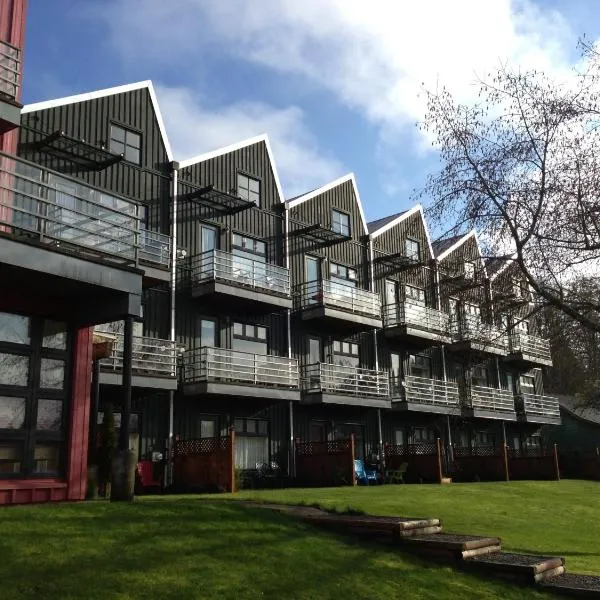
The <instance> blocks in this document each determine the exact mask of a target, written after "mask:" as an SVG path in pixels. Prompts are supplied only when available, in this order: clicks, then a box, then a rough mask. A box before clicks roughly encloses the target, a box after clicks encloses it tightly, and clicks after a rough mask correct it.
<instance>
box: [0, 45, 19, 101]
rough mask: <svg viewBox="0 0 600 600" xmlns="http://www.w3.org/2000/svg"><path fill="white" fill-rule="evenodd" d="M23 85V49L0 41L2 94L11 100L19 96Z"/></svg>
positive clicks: (0, 89)
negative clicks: (20, 87)
mask: <svg viewBox="0 0 600 600" xmlns="http://www.w3.org/2000/svg"><path fill="white" fill-rule="evenodd" d="M20 85H21V50H19V48H16V47H15V46H12V45H11V44H8V43H7V42H3V41H0V95H5V96H8V97H9V98H10V99H11V100H16V99H17V98H18V97H19V86H20Z"/></svg>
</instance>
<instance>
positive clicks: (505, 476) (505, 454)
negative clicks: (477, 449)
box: [503, 444, 510, 481]
mask: <svg viewBox="0 0 600 600" xmlns="http://www.w3.org/2000/svg"><path fill="white" fill-rule="evenodd" d="M503 447H504V452H503V454H504V478H505V479H506V481H510V475H509V471H508V445H507V444H503Z"/></svg>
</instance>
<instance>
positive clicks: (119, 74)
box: [24, 0, 600, 219]
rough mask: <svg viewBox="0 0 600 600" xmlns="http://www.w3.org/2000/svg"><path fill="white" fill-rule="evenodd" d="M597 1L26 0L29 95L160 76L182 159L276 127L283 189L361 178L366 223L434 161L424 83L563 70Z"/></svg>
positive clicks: (592, 22) (463, 94) (460, 83)
mask: <svg viewBox="0 0 600 600" xmlns="http://www.w3.org/2000/svg"><path fill="white" fill-rule="evenodd" d="M599 30H600V2H595V1H594V0H538V1H537V2H533V1H532V0H514V1H511V0H486V1H485V2H482V1H481V0H453V2H448V1H447V0H419V1H418V2H413V1H412V0H411V1H401V0H369V1H368V2H366V1H365V0H302V1H301V2H300V1H299V0H252V1H249V0H219V1H218V2H217V1H215V0H52V1H48V0H30V2H29V14H28V24H27V38H26V54H25V72H24V102H25V103H30V102H37V101H40V100H46V99H50V98H57V97H61V96H66V95H71V94H75V93H80V92H85V91H92V90H96V89H102V88H105V87H112V86H115V85H120V84H123V83H130V82H134V81H140V80H145V79H152V80H153V82H154V84H155V87H156V88H157V94H158V98H159V102H160V105H161V110H162V113H163V117H164V119H165V121H166V126H167V130H168V134H169V138H170V141H171V145H172V146H173V150H174V153H175V156H176V158H178V159H180V160H183V159H185V158H189V157H190V156H194V155H196V154H199V153H201V152H205V151H208V150H212V149H215V148H218V147H220V146H224V145H228V144H231V143H234V142H236V141H240V140H242V139H245V138H248V137H252V136H254V135H258V134H260V133H264V132H266V133H268V134H269V137H270V138H271V142H272V145H273V149H274V153H275V160H276V163H277V168H278V171H279V174H280V176H281V179H282V183H283V188H284V192H285V194H286V196H288V197H291V196H293V195H296V194H298V193H300V192H303V191H307V190H309V189H313V188H315V187H317V186H319V185H323V184H325V183H327V182H328V181H331V180H333V179H335V178H337V177H339V176H341V175H343V174H345V173H347V172H349V171H353V172H354V173H355V174H356V178H357V181H358V186H359V190H360V194H361V197H362V201H363V204H364V208H365V212H366V215H367V218H368V219H375V218H379V217H381V216H384V215H387V214H390V213H393V212H397V211H398V210H403V209H405V208H408V207H410V206H411V205H412V197H413V190H414V189H419V188H420V187H421V186H422V185H423V183H424V182H425V179H426V177H427V174H428V173H430V172H432V171H434V170H435V169H436V168H437V166H438V162H437V156H436V154H435V151H434V150H432V149H431V144H430V142H429V140H427V139H426V138H425V137H424V136H423V135H422V134H420V133H419V131H418V130H417V128H416V127H415V122H416V121H418V120H419V119H420V118H421V117H422V115H423V111H424V106H423V98H422V96H420V95H419V92H420V90H421V85H422V84H425V85H426V86H427V87H433V86H435V85H436V84H444V85H446V86H448V87H449V88H450V89H451V90H452V91H453V92H454V93H455V94H456V95H457V97H459V98H460V99H461V100H464V101H466V102H469V101H471V100H473V99H474V97H475V93H474V86H473V81H474V79H475V77H476V76H478V75H480V76H484V75H485V74H486V73H487V72H489V69H490V68H493V66H494V65H497V64H498V62H499V61H500V60H510V61H512V62H513V63H516V64H520V65H523V66H527V67H531V66H533V67H537V68H542V69H545V70H547V71H552V72H556V74H557V75H558V76H559V75H560V74H562V73H564V72H565V71H566V70H567V69H568V68H569V66H570V65H571V63H572V62H573V61H574V60H576V58H577V53H576V49H575V46H576V42H577V38H578V37H579V36H581V35H583V34H586V35H587V36H588V37H589V38H591V39H596V38H597V37H598V34H599V33H600V31H599Z"/></svg>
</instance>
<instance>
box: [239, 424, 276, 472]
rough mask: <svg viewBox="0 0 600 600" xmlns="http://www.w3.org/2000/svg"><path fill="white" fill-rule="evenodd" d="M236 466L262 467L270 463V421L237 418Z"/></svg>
mask: <svg viewBox="0 0 600 600" xmlns="http://www.w3.org/2000/svg"><path fill="white" fill-rule="evenodd" d="M234 429H235V433H236V437H235V468H236V469H260V468H263V467H264V466H265V465H267V466H269V465H270V457H269V422H268V421H265V420H264V419H235V421H234Z"/></svg>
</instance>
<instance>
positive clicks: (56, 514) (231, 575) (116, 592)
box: [0, 487, 595, 600]
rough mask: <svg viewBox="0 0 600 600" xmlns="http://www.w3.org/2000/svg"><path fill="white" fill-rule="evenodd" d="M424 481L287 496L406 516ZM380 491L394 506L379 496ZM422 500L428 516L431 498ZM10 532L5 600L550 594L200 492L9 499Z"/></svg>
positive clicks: (509, 599)
mask: <svg viewBox="0 0 600 600" xmlns="http://www.w3.org/2000/svg"><path fill="white" fill-rule="evenodd" d="M419 489H421V488H416V487H414V488H406V489H405V490H404V489H399V488H393V489H392V488H387V489H386V488H381V489H378V490H366V489H365V490H329V491H317V490H313V491H312V492H301V491H296V492H294V493H292V492H287V493H282V494H279V495H278V497H279V498H281V499H286V500H288V501H291V500H294V499H295V498H294V494H295V496H297V497H305V498H307V499H308V498H309V497H313V498H320V499H323V500H325V499H327V500H328V502H330V503H332V504H334V503H339V502H341V503H343V504H345V503H348V502H352V503H353V504H361V505H363V506H365V507H367V508H370V509H371V508H373V509H375V508H377V510H379V509H381V511H383V512H390V511H392V510H393V511H394V512H405V510H404V506H403V504H402V502H401V501H400V498H401V497H402V496H403V495H406V496H413V497H414V498H417V497H418V495H419ZM433 489H434V488H431V490H432V491H433ZM437 489H438V490H439V488H437ZM440 491H442V490H440ZM377 492H378V493H379V497H381V498H383V497H385V496H387V504H386V503H385V501H382V503H381V504H376V502H375V500H374V499H375V498H377V497H378V496H377ZM429 493H431V492H429ZM442 493H443V494H445V493H447V492H445V491H442ZM421 494H423V492H421ZM472 497H473V496H471V498H472ZM475 497H476V495H475ZM589 504H590V503H589V502H588V505H589ZM417 506H418V505H417ZM411 507H415V500H413V501H412V502H411ZM419 508H420V510H419V511H417V512H419V513H428V512H430V511H429V508H431V504H429V503H426V504H425V505H423V506H420V507H419ZM401 509H402V510H401ZM421 509H422V510H421ZM463 510H465V512H466V509H464V508H463ZM409 512H413V511H409ZM433 512H436V511H433ZM437 512H439V511H437ZM567 516H568V515H565V517H567ZM593 525H595V524H593V523H590V530H591V529H592V528H593V527H592V526H593ZM0 531H2V535H1V536H0V557H1V560H0V581H1V582H2V593H1V597H2V599H3V600H29V599H31V600H33V599H35V600H45V599H46V598H48V599H55V598H56V599H60V600H71V599H82V600H83V599H85V600H95V599H102V600H112V599H120V600H124V599H136V600H137V599H146V598H156V599H159V600H169V599H171V598H172V599H177V600H190V599H196V598H202V599H211V598H215V599H219V600H223V599H230V598H231V599H233V598H235V599H236V600H237V599H246V598H263V599H264V598H272V599H274V600H275V599H276V600H281V599H286V600H287V599H296V598H298V599H321V598H323V599H327V598H331V599H335V600H339V599H340V598H365V599H366V598H368V599H373V600H378V599H381V600H384V599H385V600H390V598H402V599H405V600H412V599H415V600H416V599H420V600H424V599H432V600H433V599H436V600H449V599H452V600H461V599H464V600H476V599H485V600H494V599H502V600H530V599H534V598H548V596H546V595H545V594H542V593H541V592H537V591H535V590H531V589H528V588H527V589H524V588H518V587H516V586H512V585H510V584H504V583H500V582H493V581H486V580H484V579H478V578H475V577H473V576H470V575H465V574H462V573H457V572H454V571H452V570H451V569H449V568H445V567H441V566H431V565H428V564H427V563H424V562H420V561H418V560H416V559H413V558H412V557H408V556H406V555H402V554H396V553H394V552H393V551H391V550H384V549H381V548H378V547H376V546H372V545H365V544H359V543H357V542H355V541H353V540H351V539H348V538H344V537H338V536H335V535H332V534H328V533H325V532H321V531H317V530H315V529H313V528H311V527H310V526H305V525H303V524H301V523H300V522H297V521H295V520H293V519H291V518H289V517H286V516H283V515H279V514H276V513H272V512H271V511H268V510H265V509H256V508H254V509H252V508H250V509H249V508H244V507H243V506H240V505H236V504H234V503H228V502H206V501H202V500H199V499H197V498H196V499H194V498H181V499H177V498H172V497H162V498H160V499H158V501H143V502H136V503H134V504H131V505H118V504H109V503H105V502H93V503H80V504H62V505H43V506H23V507H8V508H3V509H1V510H0Z"/></svg>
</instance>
